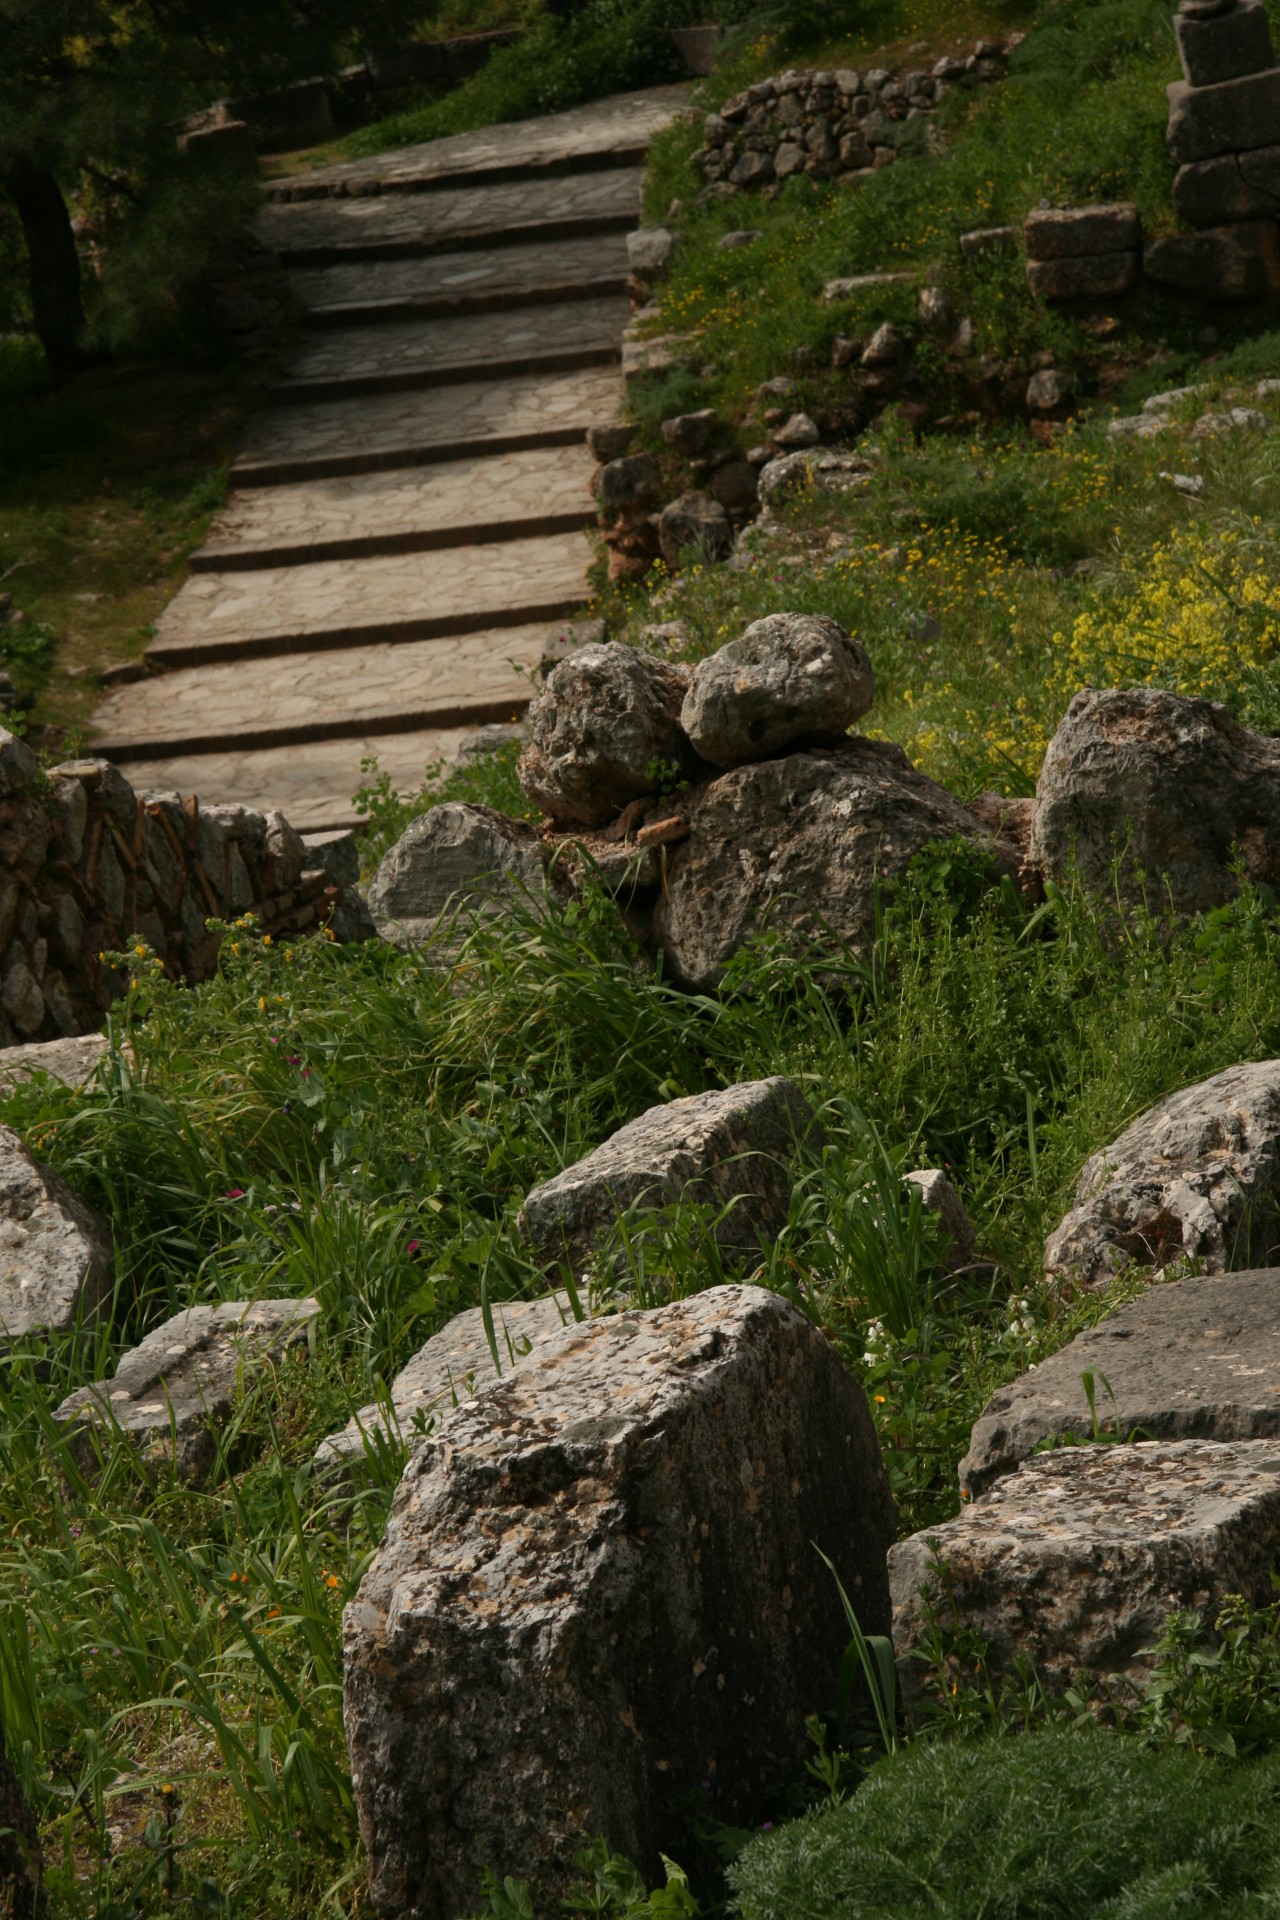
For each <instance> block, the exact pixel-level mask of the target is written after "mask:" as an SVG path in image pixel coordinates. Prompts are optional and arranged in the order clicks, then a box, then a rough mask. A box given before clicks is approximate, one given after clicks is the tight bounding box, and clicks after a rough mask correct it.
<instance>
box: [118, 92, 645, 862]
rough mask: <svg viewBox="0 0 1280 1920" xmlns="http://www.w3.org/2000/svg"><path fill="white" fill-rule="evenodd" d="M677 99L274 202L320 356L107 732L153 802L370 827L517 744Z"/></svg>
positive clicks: (279, 416)
mask: <svg viewBox="0 0 1280 1920" xmlns="http://www.w3.org/2000/svg"><path fill="white" fill-rule="evenodd" d="M681 99H682V91H681V89H678V88H667V89H661V90H657V91H655V92H652V93H647V94H638V95H635V96H628V97H624V98H622V99H617V100H610V101H603V102H600V103H598V104H597V105H594V106H591V107H587V108H581V109H578V110H576V111H574V112H572V113H566V114H558V115H554V116H551V117H549V118H547V119H545V120H538V121H531V122H528V123H524V124H521V125H518V126H506V127H499V128H493V129H489V130H486V131H484V132H482V133H476V134H465V135H460V136H458V137H457V138H454V139H449V140H439V141H434V142H431V143H429V144H427V145H424V146H421V147H415V148H408V149H406V150H405V151H403V152H400V153H391V154H384V155H380V156H378V157H376V158H374V159H371V160H364V161H359V162H357V163H354V164H351V165H347V166H339V167H331V168H327V169H324V170H323V171H320V172H315V173H311V174H307V175H305V176H302V177H300V178H297V179H291V180H285V181H279V182H275V183H273V184H272V185H271V186H270V187H269V188H267V189H266V190H265V195H266V203H265V205H264V208H263V212H262V216H261V225H260V231H261V236H262V238H263V240H264V241H265V242H266V243H267V244H268V245H269V246H271V247H272V248H273V249H274V250H275V251H276V252H277V253H278V254H279V256H280V258H281V261H282V264H283V267H284V269H285V270H286V271H287V272H288V274H289V277H290V283H291V287H292V291H293V293H294V296H295V299H296V301H297V303H298V306H299V309H300V311H301V315H302V330H301V337H300V340H299V342H298V344H297V347H296V349H295V351H294V352H293V354H292V356H291V358H290V359H289V361H288V362H287V364H286V366H285V368H284V370H283V374H282V377H281V379H280V381H279V384H278V385H277V387H276V388H275V389H274V390H273V392H272V394H271V396H270V399H271V402H272V404H271V405H269V406H268V407H266V408H265V409H264V410H263V412H262V413H261V414H260V416H259V417H258V419H257V420H256V421H254V422H253V423H252V425H251V427H250V429H249V432H248V435H247V437H246V440H245V443H244V445H243V447H242V450H241V453H240V456H239V458H238V459H237V461H236V463H235V465H234V467H233V469H232V475H231V483H232V491H231V495H230V499H229V501H228V504H227V506H226V508H225V510H224V511H223V513H222V514H221V515H220V516H219V518H218V520H217V522H216V524H215V526H214V528H213V530H212V532H211V534H210V537H209V540H208V542H207V544H206V545H205V546H204V547H203V548H202V549H201V551H200V552H199V553H197V554H196V555H195V556H194V557H193V560H192V564H191V574H190V578H189V579H188V581H187V584H186V585H185V586H184V587H183V589H182V590H181V592H180V593H179V594H178V595H177V597H176V599H175V600H174V601H173V602H172V603H171V605H170V606H169V608H168V609H167V610H166V612H165V614H164V615H163V617H162V619H161V621H160V623H159V627H158V630H157V633H156V636H155V638H154V640H153V641H152V643H151V645H150V646H149V647H148V649H147V655H146V666H147V669H148V671H147V674H146V677H145V678H143V679H141V680H139V681H136V682H134V683H133V684H131V685H127V686H124V687H121V688H119V689H118V690H117V691H115V692H113V693H111V694H110V695H109V696H108V697H107V698H106V699H105V700H104V701H103V703H102V706H101V707H100V708H99V711H98V715H97V721H98V726H99V728H100V730H101V738H100V739H99V741H98V743H97V744H98V750H99V751H100V752H102V753H104V754H106V755H107V756H108V757H109V758H110V759H113V760H116V761H118V762H120V763H121V764H122V765H123V768H124V771H125V772H126V774H127V775H128V777H129V778H130V779H131V780H132V781H133V782H134V783H135V785H137V786H140V787H156V786H165V787H171V788H177V789H179V790H180V791H182V792H184V793H190V792H198V793H200V795H201V796H202V797H203V798H205V799H206V800H209V801H213V802H216V801H231V800H235V801H239V802H241V803H242V804H244V805H248V806H257V807H276V806H278V807H280V808H281V809H283V811H284V812H285V813H286V814H287V815H288V817H289V818H290V819H291V820H292V821H293V822H294V824H295V825H296V826H299V827H301V828H303V829H305V830H311V829H316V828H321V827H329V826H338V825H342V824H345V823H347V822H349V821H350V820H351V818H352V817H353V816H352V808H351V801H350V796H351V794H352V793H353V792H354V790H355V788H356V787H357V785H358V784H359V780H360V761H361V759H362V757H364V756H366V755H371V754H372V755H376V757H377V759H378V761H379V764H380V766H382V767H383V768H384V769H385V770H386V771H387V772H388V773H390V775H391V778H392V782H393V784H394V785H395V786H397V787H400V788H406V787H409V788H411V787H414V786H416V785H418V784H419V783H420V782H421V780H422V777H423V775H424V773H425V771H426V769H427V768H428V767H429V766H430V765H431V764H432V763H433V762H436V761H439V760H448V759H450V758H452V757H453V756H454V755H456V753H457V751H458V748H459V746H460V744H461V742H462V741H463V740H464V739H465V737H466V734H467V733H468V731H470V730H473V729H475V728H476V727H478V726H481V725H484V724H486V723H488V722H491V721H495V720H503V721H509V720H512V719H514V718H516V717H518V715H519V714H520V713H522V712H523V710H524V708H525V707H526V706H527V704H528V701H529V679H528V672H529V669H530V668H531V667H533V666H534V665H536V663H537V662H538V660H539V659H540V658H541V657H542V655H543V653H544V652H545V650H546V646H547V642H548V641H549V640H550V639H551V638H552V637H553V634H554V631H555V628H556V626H557V624H559V623H562V622H563V621H564V620H565V619H566V618H569V617H571V616H572V615H573V614H574V613H575V612H577V611H578V610H579V609H581V608H582V607H583V606H584V605H585V603H586V600H587V585H586V571H587V567H588V565H589V563H590V559H591V547H590V544H589V542H588V539H587V532H586V530H587V528H588V527H589V526H590V525H591V524H592V522H593V518H594V509H593V503H592V499H591V493H590V479H591V473H592V463H591V461H590V460H589V458H588V457H587V454H586V451H585V446H584V439H585V434H586V431H587V429H588V428H589V427H592V426H596V425H601V424H604V423H607V422H608V421H610V420H612V419H613V418H614V417H615V416H616V411H617V407H618V401H619V397H620V392H621V382H620V377H619V372H618V362H619V356H620V347H621V340H622V334H623V330H624V328H625V325H626V321H627V316H628V311H629V309H628V302H627V297H626V280H627V256H626V234H627V232H628V231H629V230H630V229H631V228H632V227H634V226H635V225H637V224H638V222H639V216H640V183H641V176H642V168H643V163H644V156H645V152H646V149H647V146H648V143H649V141H650V139H651V138H652V136H653V134H654V133H655V132H657V131H658V130H659V129H660V128H661V127H663V126H664V125H665V124H666V123H667V122H668V121H669V119H670V118H671V116H672V114H673V113H674V112H675V111H677V109H678V107H679V105H680V103H681Z"/></svg>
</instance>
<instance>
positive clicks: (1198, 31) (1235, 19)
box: [1173, 0, 1276, 87]
mask: <svg viewBox="0 0 1280 1920" xmlns="http://www.w3.org/2000/svg"><path fill="white" fill-rule="evenodd" d="M1173 31H1174V34H1175V36H1176V38H1177V42H1178V53H1179V55H1180V56H1181V59H1182V71H1183V73H1184V74H1185V75H1186V78H1187V83H1188V85H1190V86H1193V87H1212V86H1216V85H1217V84H1218V83H1219V82H1220V81H1222V80H1237V79H1239V78H1240V76H1241V75H1242V74H1246V73H1261V72H1262V70H1263V69H1264V68H1265V67H1272V66H1274V65H1275V59H1276V56H1275V51H1274V49H1273V48H1272V45H1271V27H1270V24H1269V22H1268V20H1267V9H1266V5H1265V0H1236V4H1235V5H1234V6H1233V7H1231V8H1229V9H1228V11H1227V12H1226V13H1219V14H1214V15H1212V16H1211V17H1210V18H1208V19H1198V18H1197V17H1196V16H1195V15H1194V14H1186V13H1182V12H1179V13H1175V14H1174V16H1173Z"/></svg>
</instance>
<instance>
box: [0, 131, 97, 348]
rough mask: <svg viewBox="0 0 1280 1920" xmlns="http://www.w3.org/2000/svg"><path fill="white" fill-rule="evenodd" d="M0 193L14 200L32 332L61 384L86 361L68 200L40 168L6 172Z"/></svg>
mask: <svg viewBox="0 0 1280 1920" xmlns="http://www.w3.org/2000/svg"><path fill="white" fill-rule="evenodd" d="M0 192H3V193H4V195H5V197H6V199H9V200H11V201H12V202H13V205H14V207H15V208H16V210H17V214H18V218H19V220H20V221H21V222H22V232H23V237H24V238H25V240H26V243H27V261H28V265H29V270H30V279H31V309H32V318H33V320H34V322H35V329H36V335H37V337H38V339H39V341H40V345H41V346H42V347H43V348H44V354H45V359H46V360H47V361H48V362H49V366H50V369H51V370H52V373H53V377H54V379H55V380H57V381H58V382H59V383H62V382H63V381H66V380H69V379H70V378H71V376H72V374H74V373H78V372H79V371H80V369H81V368H82V367H84V366H86V365H87V364H88V361H89V356H88V354H87V353H86V352H85V348H84V302H83V301H82V299H81V297H80V259H79V255H78V254H77V253H76V242H75V235H74V234H73V233H72V231H71V216H70V214H69V213H68V212H67V203H66V201H65V200H64V199H63V197H62V189H61V188H60V187H59V185H58V183H57V181H56V180H55V179H54V177H53V175H52V174H51V173H50V172H49V171H48V169H47V168H44V167H25V168H21V169H18V170H15V171H13V172H11V173H6V174H5V175H4V176H3V177H0Z"/></svg>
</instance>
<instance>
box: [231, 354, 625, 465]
mask: <svg viewBox="0 0 1280 1920" xmlns="http://www.w3.org/2000/svg"><path fill="white" fill-rule="evenodd" d="M621 400H622V381H621V378H620V376H619V374H618V372H617V370H616V368H613V367H608V366H598V367H586V368H581V367H579V368H573V369H569V370H565V371H562V372H557V373H554V374H548V375H545V376H538V375H535V374H516V375H512V376H511V377H509V378H504V379H497V378H494V379H487V380H477V379H475V378H474V376H473V377H472V378H471V379H469V380H467V381H465V382H460V383H459V384H457V385H455V386H444V387H429V388H425V389H423V390H422V391H420V392H410V393H384V394H375V395H372V396H370V397H369V398H368V399H359V398H352V399H345V400H333V401H330V402H329V403H328V404H327V405H325V406H320V407H316V406H306V405H296V406H288V407H285V406H281V407H274V408H270V409H268V410H267V411H265V412H263V413H260V414H259V415H258V416H257V418H256V419H255V420H253V421H251V422H250V424H249V428H248V432H247V433H246V436H245V440H244V449H243V452H242V453H241V455H240V458H239V459H238V460H237V461H236V463H235V465H234V466H233V467H232V469H231V484H232V486H233V487H237V488H239V487H265V486H280V485H283V484H286V483H291V482H294V481H304V480H308V479H313V480H314V479H321V478H336V477H338V476H340V475H344V474H357V473H375V472H392V471H402V470H404V469H406V468H410V467H421V466H428V465H434V464H436V463H446V462H447V463H452V462H453V461H455V460H459V459H469V458H472V457H476V456H480V455H488V456H491V457H497V456H498V455H502V454H508V453H521V452H528V451H532V450H533V449H535V448H539V447H565V446H571V445H577V446H581V445H582V443H583V441H584V439H585V437H586V432H587V428H588V427H592V426H599V425H602V424H604V423H605V422H607V421H609V420H615V419H616V418H617V415H618V408H619V406H620V404H621Z"/></svg>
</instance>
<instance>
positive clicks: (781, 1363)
mask: <svg viewBox="0 0 1280 1920" xmlns="http://www.w3.org/2000/svg"><path fill="white" fill-rule="evenodd" d="M892 1532H893V1513H892V1501H891V1497H890V1494H889V1491H888V1486H887V1481H886V1477H885V1471H884V1467H883V1464H882V1462H881V1459H880V1452H879V1447H878V1444H877V1441H876V1436H875V1431H874V1428H873V1426H872V1423H871V1420H870V1417H869V1413H868V1409H867V1404H866V1397H865V1395H864V1393H863V1391H862V1388H861V1387H860V1386H859V1385H857V1384H856V1383H855V1382H854V1381H853V1380H852V1379H851V1378H850V1377H849V1375H848V1374H847V1373H846V1372H845V1370H844V1368H843V1367H842V1366H841V1364H840V1362H839V1359H838V1358H837V1356H836V1353H835V1351H834V1349H833V1348H832V1347H831V1346H830V1345H829V1344H828V1342H827V1341H826V1340H825V1339H824V1337H823V1336H822V1334H821V1333H819V1332H818V1330H817V1329H816V1328H815V1327H813V1326H812V1325H811V1324H810V1322H809V1321H808V1320H806V1319H805V1317H804V1316H803V1315H802V1314H800V1313H799V1312H798V1311H797V1310H796V1309H795V1308H793V1307H792V1306H790V1305H789V1304H788V1303H787V1302H785V1301H783V1300H782V1299H780V1298H779V1297H778V1296H777V1295H775V1294H771V1293H768V1292H765V1291H764V1290H762V1289H759V1288H755V1287H720V1288H715V1289H712V1290H711V1291H709V1292H707V1293H703V1294H700V1295H697V1296H696V1297H694V1298H692V1299H688V1300H682V1301H678V1302H676V1303H674V1304H672V1305H670V1306H665V1307H661V1308H658V1309H656V1310H654V1311H652V1312H648V1313H627V1314H622V1315H618V1316H616V1317H613V1318H609V1319H604V1320H595V1321H590V1322H587V1323H585V1324H583V1325H581V1326H573V1327H570V1328H568V1329H567V1330H566V1331H565V1332H564V1333H563V1334H561V1335H559V1336H557V1337H556V1338H554V1339H553V1340H551V1341H550V1342H548V1344H547V1345H546V1346H545V1347H543V1348H541V1349H539V1350H538V1351H537V1352H535V1353H534V1354H533V1355H532V1356H531V1357H530V1358H529V1359H528V1360H526V1361H525V1362H524V1363H523V1364H522V1365H521V1366H520V1367H518V1368H517V1369H516V1370H515V1372H514V1373H511V1374H509V1375H508V1376H507V1377H506V1378H505V1379H503V1380H501V1381H498V1382H496V1383H495V1384H494V1385H492V1386H490V1387H488V1388H487V1389H486V1390H485V1391H483V1392H482V1393H480V1394H477V1395H476V1397H475V1398H474V1399H473V1400H470V1401H468V1402H467V1404H466V1405H465V1406H463V1407H460V1408H459V1409H458V1410H457V1412H456V1413H454V1414H452V1415H451V1416H450V1417H449V1419H448V1421H447V1423H446V1426H445V1429H444V1431H443V1432H442V1433H441V1434H440V1435H439V1436H438V1437H436V1438H433V1439H429V1440H428V1441H427V1442H426V1444H425V1445H424V1446H423V1447H422V1449H421V1450H420V1451H419V1452H418V1453H417V1454H416V1455H415V1457H414V1459H413V1461H412V1462H411V1463H410V1465H409V1468H408V1470H407V1471H406V1473H405V1476H404V1479H403V1480H402V1481H401V1484H400V1488H399V1490H398V1492H397V1494H396V1498H395V1504H394V1506H393V1508H392V1513H391V1519H390V1522H389V1525H388V1529H387V1535H386V1539H385V1541H384V1543H383V1545H382V1547H381V1548H380V1550H379V1552H378V1555H377V1557H376V1559H375V1560H374V1562H373V1565H372V1566H371V1567H370V1569H369V1571H368V1573H367V1574H366V1576H365V1578H364V1580H363V1582H362V1584H361V1587H360V1590H359V1592H358V1594H357V1595H356V1597H355V1599H354V1600H353V1601H352V1603H351V1604H350V1606H349V1607H348V1608H347V1610H346V1614H345V1616H344V1623H343V1624H344V1647H343V1655H344V1657H343V1672H344V1692H345V1714H346V1727H347V1735H348V1740H349V1743H350V1749H351V1760H352V1781H353V1788H354V1793H355V1799H356V1806H357V1810H358V1813H359V1819H360V1828H361V1832H362V1834H363V1837H364V1841H365V1846H366V1849H367V1854H368V1863H369V1886H370V1895H371V1898H372V1902H373V1905H374V1907H375V1909H376V1910H377V1912H378V1913H380V1914H382V1915H385V1916H399V1915H406V1914H408V1913H411V1912H412V1913H413V1914H415V1915H417V1916H418V1920H446V1916H452V1915H458V1914H463V1913H470V1912H474V1911H475V1910H476V1908H477V1906H478V1905H479V1895H480V1879H481V1874H482V1872H483V1871H484V1870H486V1869H490V1870H492V1871H494V1872H496V1873H497V1874H498V1875H499V1876H502V1875H504V1874H507V1873H510V1874H516V1875H519V1876H520V1877H521V1878H523V1879H527V1880H528V1881H529V1882H530V1885H531V1896H532V1899H533V1903H534V1909H535V1911H537V1912H539V1913H542V1912H547V1913H550V1912H554V1911H555V1910H556V1908H557V1905H558V1900H559V1897H560V1896H561V1895H562V1894H563V1892H564V1891H565V1888H566V1886H567V1884H568V1883H569V1882H571V1881H572V1879H573V1878H574V1875H575V1855H576V1853H577V1852H578V1850H579V1848H580V1847H581V1845H582V1835H583V1834H584V1833H588V1834H592V1833H600V1834H603V1835H604V1836H605V1838H606V1839H607V1841H608V1843H609V1845H610V1846H611V1847H613V1848H615V1849H617V1850H618V1851H619V1852H621V1853H623V1854H625V1855H626V1856H627V1857H628V1858H629V1859H631V1860H634V1861H635V1862H636V1864H637V1865H638V1866H639V1868H640V1869H641V1871H642V1872H643V1873H645V1874H646V1875H648V1876H650V1877H651V1878H652V1879H656V1880H660V1879H661V1873H662V1869H661V1859H660V1855H661V1853H662V1852H664V1851H671V1850H672V1849H674V1848H675V1847H676V1845H677V1837H678V1836H679V1837H684V1836H685V1835H686V1834H687V1828H686V1826H685V1816H684V1814H683V1812H682V1807H681V1803H682V1801H684V1800H685V1799H686V1797H687V1796H688V1795H689V1794H690V1793H691V1792H692V1793H696V1792H697V1791H698V1790H699V1784H700V1782H701V1781H703V1780H705V1779H707V1778H711V1779H713V1780H714V1782H715V1800H716V1805H717V1808H718V1810H719V1811H720V1812H721V1813H722V1815H723V1817H725V1818H726V1819H728V1820H730V1821H732V1822H733V1823H734V1824H736V1825H738V1826H744V1827H750V1826H752V1825H754V1824H756V1823H757V1822H758V1821H759V1820H760V1819H761V1818H763V1816H764V1811H765V1808H766V1806H767V1805H770V1804H771V1802H770V1801H769V1798H768V1796H769V1794H770V1793H771V1791H772V1790H773V1788H774V1783H775V1782H776V1779H777V1777H778V1769H779V1767H780V1766H781V1767H784V1768H785V1767H788V1766H790V1765H792V1764H793V1763H796V1762H798V1761H799V1760H800V1759H801V1757H802V1756H803V1754H804V1752H805V1750H806V1740H805V1731H804V1717H805V1715H806V1714H807V1713H811V1712H813V1711H814V1710H815V1709H817V1708H819V1707H820V1706H821V1705H822V1703H824V1702H825V1701H827V1700H828V1699H829V1698H830V1695H831V1686H832V1672H833V1660H834V1659H836V1658H837V1657H838V1651H839V1649H840V1647H842V1646H843V1644H844V1643H845V1641H846V1639H847V1637H848V1630H847V1627H846V1626H845V1624H844V1621H843V1616H842V1613H841V1610H840V1607H839V1604H838V1601H837V1596H836V1592H835V1586H834V1583H833V1581H832V1579H831V1575H830V1573H829V1572H828V1570H827V1568H826V1567H825V1566H824V1565H823V1563H822V1560H821V1559H820V1558H819V1555H818V1552H817V1551H815V1549H818V1548H820V1549H821V1550H822V1551H823V1552H824V1553H826V1554H828V1555H829V1556H830V1557H831V1559H832V1560H833V1561H834V1563H835V1565H836V1567H837V1570H838V1572H839V1574H840V1577H841V1579H842V1581H843V1582H844V1585H845V1588H846V1590H847V1592H848V1593H849V1595H850V1597H851V1599H852V1600H853V1603H854V1605H855V1606H856V1607H857V1610H858V1614H859V1618H860V1619H861V1621H862V1624H863V1626H864V1628H865V1630H866V1631H867V1632H869V1633H883V1632H884V1631H885V1630H886V1627H887V1625H888V1594H887V1583H886V1580H885V1571H884V1564H885V1563H884V1556H885V1549H886V1546H887V1544H888V1541H889V1540H890V1539H891V1538H892ZM499 1788H500V1790H499Z"/></svg>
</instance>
